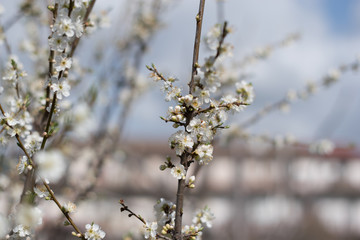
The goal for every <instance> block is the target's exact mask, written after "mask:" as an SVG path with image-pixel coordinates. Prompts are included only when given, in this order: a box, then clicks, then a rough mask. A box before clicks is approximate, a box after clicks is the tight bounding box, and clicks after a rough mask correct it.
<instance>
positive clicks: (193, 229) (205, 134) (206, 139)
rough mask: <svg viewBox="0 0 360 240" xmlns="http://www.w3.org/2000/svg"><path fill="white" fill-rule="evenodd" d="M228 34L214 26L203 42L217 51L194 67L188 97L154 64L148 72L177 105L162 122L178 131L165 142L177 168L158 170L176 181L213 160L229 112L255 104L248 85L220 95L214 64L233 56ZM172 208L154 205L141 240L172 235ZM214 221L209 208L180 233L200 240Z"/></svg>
mask: <svg viewBox="0 0 360 240" xmlns="http://www.w3.org/2000/svg"><path fill="white" fill-rule="evenodd" d="M228 32H229V29H228V28H227V27H226V23H225V24H224V25H223V26H221V25H217V26H215V27H214V28H213V29H212V30H211V31H210V33H209V34H208V35H207V37H206V39H205V41H206V42H207V43H208V45H209V48H210V49H212V50H214V51H216V53H215V54H214V55H213V56H210V57H208V58H206V59H205V63H204V64H203V65H199V64H198V63H195V66H194V68H195V69H194V70H195V74H194V75H193V76H192V80H191V81H190V83H189V93H188V94H184V93H183V91H182V89H181V88H180V87H177V86H175V84H174V83H175V82H176V81H177V79H176V78H174V77H169V78H166V77H164V76H163V75H162V74H161V73H159V71H158V70H157V69H156V67H155V65H154V64H153V65H152V66H151V67H150V66H148V67H147V68H148V69H149V70H150V71H151V72H152V73H151V76H152V77H153V78H154V80H155V81H157V82H161V83H162V87H161V89H162V90H163V91H164V92H165V94H166V95H165V101H174V102H175V103H176V105H175V106H170V107H169V108H168V115H167V116H166V117H162V119H163V120H164V121H165V122H172V123H173V127H174V128H179V127H182V128H183V129H182V130H178V131H177V132H175V133H174V134H172V135H171V136H170V138H169V146H170V148H171V149H174V150H175V154H176V155H177V156H178V157H179V158H180V163H177V164H174V163H172V161H171V159H170V158H168V162H167V163H166V164H165V165H162V166H161V167H160V169H161V170H164V169H166V168H170V169H171V174H172V175H173V176H174V177H175V178H177V179H178V180H179V181H185V180H186V174H187V169H188V168H189V166H190V164H191V163H192V162H197V163H198V164H200V165H206V164H208V163H210V162H211V161H212V160H213V150H214V149H213V146H212V142H213V140H214V137H215V134H216V132H217V130H218V129H220V128H225V126H224V124H225V121H226V120H227V119H228V113H236V112H240V111H242V110H243V109H245V107H246V106H247V105H249V104H251V103H252V102H253V100H254V97H255V95H254V90H253V86H252V84H250V83H247V82H245V81H241V82H237V83H236V84H235V88H233V89H232V92H224V89H223V88H222V79H221V74H219V71H218V70H217V67H218V65H217V62H219V61H222V59H223V56H225V55H231V51H230V50H231V48H232V47H231V46H230V45H229V44H225V43H224V38H225V36H226V35H227V34H228ZM194 181H195V176H191V177H190V178H189V181H188V183H187V184H186V187H188V188H194V187H195V184H194ZM175 208H176V207H175V205H174V204H172V203H171V202H168V201H165V200H164V199H160V201H159V202H158V204H157V205H156V206H155V209H156V213H157V214H156V215H157V222H154V223H151V224H150V223H147V224H146V225H145V226H144V227H145V238H149V237H151V238H155V236H156V231H157V230H156V229H157V228H158V227H159V226H160V227H162V230H161V233H162V234H163V235H167V234H169V235H173V234H174V228H175V227H176V226H174V221H175ZM213 218H214V216H213V214H212V213H211V212H210V210H209V209H208V208H205V209H203V210H201V211H199V212H197V214H196V216H195V218H194V221H193V222H194V224H193V225H191V226H187V225H185V226H184V227H183V228H182V234H183V236H189V239H200V236H201V234H202V232H201V231H202V229H203V225H206V226H207V227H211V220H213Z"/></svg>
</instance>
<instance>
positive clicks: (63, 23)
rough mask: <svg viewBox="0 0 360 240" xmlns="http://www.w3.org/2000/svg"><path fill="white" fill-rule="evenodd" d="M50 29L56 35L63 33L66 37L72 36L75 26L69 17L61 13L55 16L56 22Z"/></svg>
mask: <svg viewBox="0 0 360 240" xmlns="http://www.w3.org/2000/svg"><path fill="white" fill-rule="evenodd" d="M52 30H53V32H56V33H57V34H58V35H64V34H65V35H66V36H67V37H72V36H74V34H75V26H74V24H73V22H72V20H71V18H69V17H68V16H66V15H65V14H61V13H60V14H59V15H58V17H57V18H56V22H55V24H54V27H53V29H52Z"/></svg>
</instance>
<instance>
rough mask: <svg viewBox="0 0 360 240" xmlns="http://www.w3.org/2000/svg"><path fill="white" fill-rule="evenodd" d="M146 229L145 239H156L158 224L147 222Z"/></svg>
mask: <svg viewBox="0 0 360 240" xmlns="http://www.w3.org/2000/svg"><path fill="white" fill-rule="evenodd" d="M144 228H145V234H144V235H145V238H146V239H148V238H150V239H151V240H153V239H156V230H157V228H158V224H157V222H151V223H150V222H146V224H145V225H144Z"/></svg>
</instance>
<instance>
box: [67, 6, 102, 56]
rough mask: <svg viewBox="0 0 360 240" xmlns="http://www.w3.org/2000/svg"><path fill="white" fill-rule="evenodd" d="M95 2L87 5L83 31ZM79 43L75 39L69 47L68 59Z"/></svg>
mask: <svg viewBox="0 0 360 240" xmlns="http://www.w3.org/2000/svg"><path fill="white" fill-rule="evenodd" d="M95 2H96V0H92V1H91V2H90V4H89V7H88V8H87V10H86V13H85V16H84V21H83V22H84V29H85V27H86V26H87V25H86V22H87V21H88V19H89V16H90V13H91V11H92V9H93V7H94V5H95ZM79 41H80V38H75V40H74V42H73V44H72V46H71V51H70V53H69V57H72V56H73V55H74V52H75V50H76V48H77V46H78V44H79Z"/></svg>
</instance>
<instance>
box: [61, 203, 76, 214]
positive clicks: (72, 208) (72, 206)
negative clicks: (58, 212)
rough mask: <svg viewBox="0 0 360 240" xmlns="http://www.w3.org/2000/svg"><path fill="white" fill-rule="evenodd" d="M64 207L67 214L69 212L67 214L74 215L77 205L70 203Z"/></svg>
mask: <svg viewBox="0 0 360 240" xmlns="http://www.w3.org/2000/svg"><path fill="white" fill-rule="evenodd" d="M63 207H64V210H65V212H67V213H73V212H75V211H76V205H75V203H73V202H68V203H66V204H64V206H63Z"/></svg>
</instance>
